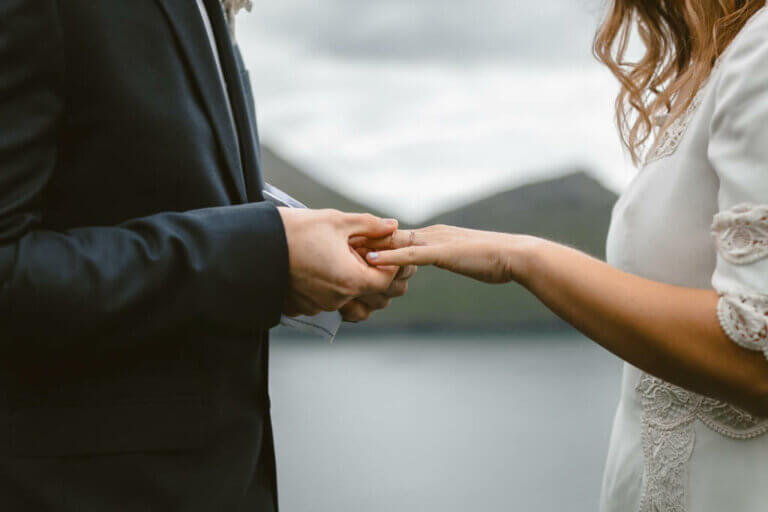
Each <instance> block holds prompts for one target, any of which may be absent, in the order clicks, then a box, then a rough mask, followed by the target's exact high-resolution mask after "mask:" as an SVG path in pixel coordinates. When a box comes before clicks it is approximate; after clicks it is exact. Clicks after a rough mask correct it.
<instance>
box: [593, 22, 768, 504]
mask: <svg viewBox="0 0 768 512" xmlns="http://www.w3.org/2000/svg"><path fill="white" fill-rule="evenodd" d="M608 262H609V263H610V264H611V265H613V266H615V267H617V268H620V269H622V270H624V271H627V272H630V273H632V274H636V275H639V276H642V277H645V278H648V279H652V280H656V281H661V282H665V283H670V284H674V285H678V286H685V287H690V288H706V289H715V290H716V291H717V292H718V294H719V295H720V297H721V298H720V302H719V307H718V312H717V314H718V318H719V320H720V323H721V325H722V328H723V330H724V332H725V333H726V334H727V335H728V337H729V338H731V340H733V342H734V343H736V344H738V345H739V346H740V347H742V348H743V349H744V350H754V351H759V352H762V353H764V354H766V357H768V10H766V8H764V9H762V10H761V11H759V12H758V13H756V14H755V15H754V16H753V17H752V19H751V20H750V21H749V22H748V24H747V25H746V26H745V27H744V28H743V29H742V31H741V32H740V33H739V35H738V36H737V37H736V39H735V40H734V42H733V43H732V44H731V46H730V47H729V48H728V49H727V50H726V52H725V54H724V55H723V56H722V57H721V58H720V59H719V61H718V63H717V66H716V68H715V70H714V71H713V73H712V74H711V76H710V78H709V80H708V81H707V82H706V84H705V85H704V86H702V88H701V90H700V91H699V93H698V95H697V96H696V100H695V101H694V102H693V105H692V106H691V108H690V109H689V111H688V112H687V114H686V115H684V116H683V117H681V118H680V119H679V120H678V121H676V122H675V123H674V125H673V126H672V127H671V128H670V129H669V130H668V132H667V133H666V135H664V136H663V137H662V139H661V140H659V141H658V142H657V143H656V144H655V148H654V149H652V150H651V152H650V154H649V156H648V158H647V161H646V164H645V165H644V166H643V168H642V169H641V170H640V172H639V173H638V174H637V176H636V178H635V179H634V181H633V183H632V184H631V185H630V187H629V188H628V190H627V191H626V192H625V193H624V194H623V195H622V197H621V198H620V199H619V201H618V202H617V204H616V207H615V208H614V212H613V220H612V223H611V229H610V233H609V236H608ZM649 321H653V319H649ZM766 371H768V364H767V365H766ZM601 510H602V512H723V511H727V512H765V511H768V420H765V419H761V418H756V417H754V416H752V415H750V414H748V413H747V412H745V411H743V410H740V409H738V408H737V407H734V406H731V405H729V404H726V403H722V402H719V401H717V400H713V399H710V398H707V397H703V396H700V395H698V394H695V393H691V392H689V391H686V390H684V389H681V388H679V387H676V386H673V385H671V384H668V383H666V382H664V381H662V380H660V379H657V378H655V377H652V376H650V375H647V374H645V373H643V372H641V371H640V370H638V369H636V368H634V367H632V366H630V365H625V368H624V376H623V381H622V390H621V399H620V403H619V407H618V411H617V412H616V417H615V420H614V425H613V434H612V436H611V442H610V447H609V453H608V461H607V464H606V469H605V475H604V481H603V492H602V498H601Z"/></svg>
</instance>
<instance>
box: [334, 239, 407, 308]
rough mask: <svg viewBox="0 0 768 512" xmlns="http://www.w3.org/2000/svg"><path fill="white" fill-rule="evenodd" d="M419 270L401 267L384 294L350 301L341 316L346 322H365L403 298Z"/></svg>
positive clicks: (375, 294)
mask: <svg viewBox="0 0 768 512" xmlns="http://www.w3.org/2000/svg"><path fill="white" fill-rule="evenodd" d="M358 252H359V251H358ZM363 257H365V256H363ZM417 268H418V267H415V266H413V265H410V266H407V267H401V268H400V269H399V270H398V272H397V275H396V276H395V279H394V280H393V281H392V284H390V285H389V288H388V289H387V290H386V291H385V292H384V293H374V294H371V295H365V296H363V297H359V298H357V299H354V300H352V301H350V302H349V303H347V305H346V306H344V307H343V308H341V310H340V311H341V316H342V317H343V318H344V320H345V321H346V322H364V321H365V320H368V318H369V317H370V316H371V315H372V314H373V313H374V312H375V311H378V310H380V309H386V308H387V307H389V303H390V302H392V299H394V298H396V297H402V296H403V295H405V294H406V293H407V292H408V280H409V279H410V278H411V277H413V275H414V274H415V273H416V270H417Z"/></svg>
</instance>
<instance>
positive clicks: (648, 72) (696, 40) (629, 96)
mask: <svg viewBox="0 0 768 512" xmlns="http://www.w3.org/2000/svg"><path fill="white" fill-rule="evenodd" d="M765 2H766V0H611V6H610V10H609V12H608V15H607V17H606V18H605V20H604V21H603V23H602V25H601V27H600V29H599V30H598V32H597V35H596V37H595V44H594V53H595V56H596V57H597V58H598V59H599V60H600V61H602V62H603V63H604V64H605V65H606V66H608V68H609V69H610V70H611V72H612V73H613V74H614V75H615V76H616V78H618V79H619V81H620V82H621V91H620V92H619V95H618V97H617V98H616V121H617V123H618V127H619V132H620V135H621V140H622V142H623V144H624V145H625V146H626V148H627V149H628V150H629V153H630V155H631V156H632V160H633V161H634V162H635V164H637V163H639V162H641V161H642V158H643V156H644V154H645V152H646V151H647V150H648V145H649V144H653V143H654V141H655V140H657V139H658V137H659V135H660V134H661V133H662V132H663V131H665V130H666V129H667V128H668V127H669V125H670V124H671V123H672V122H673V121H674V120H675V119H676V118H677V117H679V116H680V115H682V114H683V113H684V112H685V111H686V110H687V109H688V107H689V106H690V104H691V102H692V101H693V99H694V97H695V95H696V92H697V91H698V89H699V87H701V85H702V84H703V83H704V82H705V81H706V79H707V78H708V77H709V75H710V73H711V71H712V68H713V67H714V65H715V62H716V61H717V59H718V57H719V56H720V55H722V53H723V51H725V49H726V48H727V47H728V45H729V44H730V43H731V42H732V41H733V39H734V37H736V34H738V33H739V31H740V30H741V29H742V28H743V27H744V24H745V23H746V22H747V20H748V19H749V18H750V17H751V16H752V15H753V14H755V12H757V11H758V10H759V9H760V8H761V7H763V6H764V5H765ZM634 30H636V31H637V34H638V35H639V37H640V40H641V41H642V42H643V44H644V47H645V52H644V53H643V54H642V55H641V57H640V59H639V60H637V61H636V62H629V61H628V60H627V50H628V48H629V43H630V38H631V36H632V33H633V31H634ZM659 119H663V122H658V121H656V120H659Z"/></svg>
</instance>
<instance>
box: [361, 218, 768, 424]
mask: <svg viewBox="0 0 768 512" xmlns="http://www.w3.org/2000/svg"><path fill="white" fill-rule="evenodd" d="M373 245H374V248H376V249H387V248H389V249H394V250H384V251H380V252H374V253H370V254H368V261H369V262H371V263H372V264H375V265H409V264H417V265H435V266H438V267H440V268H444V269H446V270H451V271H453V272H457V273H459V274H463V275H466V276H469V277H472V278H475V279H479V280H481V281H485V282H493V283H504V282H509V281H516V282H518V283H520V284H522V285H523V286H525V287H526V288H527V289H528V290H530V291H531V292H532V293H533V294H535V295H536V296H537V297H538V298H539V299H540V300H541V301H542V302H543V303H544V304H545V305H547V306H548V307H549V308H550V309H551V310H552V311H554V312H555V313H556V314H557V315H559V316H560V317H562V318H563V319H564V320H566V321H567V322H569V323H570V324H572V325H573V326H574V327H576V328H577V329H579V330H580V331H582V332H583V333H584V334H586V335H587V336H589V337H590V338H592V339H593V340H595V341H596V342H598V343H599V344H600V345H602V346H603V347H605V348H606V349H608V350H610V351H611V352H613V353H614V354H616V355H617V356H619V357H621V358H622V359H624V360H625V361H627V362H629V363H630V364H632V365H634V366H636V367H638V368H640V369H642V370H644V371H646V372H648V373H650V374H653V375H655V376H658V377H660V378H662V379H664V380H666V381H669V382H672V383H673V384H676V385H679V386H682V387H684V388H686V389H690V390H692V391H695V392H698V393H701V394H703V395H706V396H710V397H713V398H717V399H720V400H724V401H726V402H728V403H732V404H735V405H739V406H741V407H743V408H745V409H746V410H748V411H749V412H751V413H753V414H756V415H758V416H768V362H766V360H765V358H764V357H763V355H762V354H759V353H756V352H751V351H748V350H745V349H743V348H741V347H739V346H738V345H736V344H735V343H733V342H732V341H731V340H730V339H729V338H728V336H726V334H725V333H724V332H723V330H722V328H721V327H720V324H719V322H718V317H717V304H718V295H717V293H716V292H715V291H714V290H697V289H691V288H682V287H677V286H671V285H667V284H663V283H658V282H654V281H650V280H647V279H643V278H640V277H636V276H634V275H631V274H628V273H625V272H622V271H620V270H617V269H615V268H613V267H611V266H609V265H608V264H606V263H603V262H601V261H599V260H596V259H594V258H592V257H590V256H588V255H586V254H584V253H582V252H579V251H577V250H574V249H571V248H568V247H565V246H563V245H559V244H556V243H553V242H548V241H545V240H541V239H537V238H533V237H527V236H521V235H509V234H502V233H489V232H483V231H473V230H467V229H461V228H454V227H449V226H433V227H430V228H425V229H422V230H417V231H414V232H402V231H401V232H398V233H397V234H396V235H395V236H394V237H389V238H387V239H384V240H381V241H378V242H377V243H375V244H373Z"/></svg>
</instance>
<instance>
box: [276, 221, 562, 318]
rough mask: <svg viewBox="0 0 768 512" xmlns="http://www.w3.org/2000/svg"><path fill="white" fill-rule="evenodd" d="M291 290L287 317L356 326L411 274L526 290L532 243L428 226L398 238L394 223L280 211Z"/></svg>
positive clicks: (400, 291)
mask: <svg viewBox="0 0 768 512" xmlns="http://www.w3.org/2000/svg"><path fill="white" fill-rule="evenodd" d="M281 215H283V222H284V223H285V227H286V234H287V237H288V249H289V252H290V264H291V279H292V290H291V293H290V295H289V298H288V301H287V304H286V309H285V311H286V313H287V314H289V315H299V314H305V315H312V314H317V313H319V312H320V311H341V312H342V315H343V316H344V318H345V320H348V321H361V320H365V319H367V318H368V317H369V316H370V314H371V313H372V312H373V311H376V310H377V309H383V308H385V307H387V306H388V305H389V302H390V299H391V298H393V297H399V296H402V295H404V294H405V292H406V291H407V289H408V279H410V278H411V276H413V275H414V274H415V273H416V266H422V265H434V266H436V267H439V268H442V269H445V270H448V271H451V272H454V273H457V274H461V275H464V276H467V277H470V278H472V279H476V280H478V281H482V282H486V283H508V282H510V281H516V282H518V283H520V284H523V285H526V282H527V280H528V279H529V277H530V275H531V274H532V272H531V269H532V267H533V266H534V265H535V262H536V261H537V260H538V259H539V258H538V257H537V254H538V249H540V248H541V247H543V246H546V245H551V243H550V242H546V241H545V240H542V239H538V238H535V237H531V236H525V235H515V234H509V233H494V232H490V231H477V230H472V229H464V228H458V227H453V226H430V227H427V228H422V229H417V230H413V231H399V230H398V229H397V228H398V225H397V221H395V220H391V219H379V218H378V217H374V216H373V215H368V214H345V213H341V212H338V211H334V210H289V209H281Z"/></svg>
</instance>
